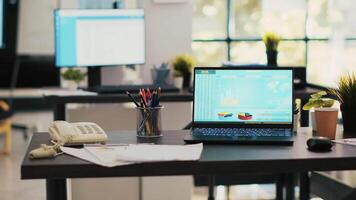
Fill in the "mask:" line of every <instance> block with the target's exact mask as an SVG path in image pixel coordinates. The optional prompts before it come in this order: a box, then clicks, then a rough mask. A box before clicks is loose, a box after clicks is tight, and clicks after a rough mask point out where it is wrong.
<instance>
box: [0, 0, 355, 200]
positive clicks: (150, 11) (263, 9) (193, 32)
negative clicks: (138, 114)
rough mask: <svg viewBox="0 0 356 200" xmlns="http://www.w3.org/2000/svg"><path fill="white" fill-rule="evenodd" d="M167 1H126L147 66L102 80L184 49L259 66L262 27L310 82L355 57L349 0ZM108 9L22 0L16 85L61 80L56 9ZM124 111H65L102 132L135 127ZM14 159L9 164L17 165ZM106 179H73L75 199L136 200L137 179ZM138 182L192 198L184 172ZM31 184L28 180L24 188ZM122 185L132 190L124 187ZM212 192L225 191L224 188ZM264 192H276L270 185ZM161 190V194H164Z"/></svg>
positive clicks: (112, 70)
mask: <svg viewBox="0 0 356 200" xmlns="http://www.w3.org/2000/svg"><path fill="white" fill-rule="evenodd" d="M172 1H173V2H174V0H172ZM167 2H170V0H166V3H158V1H157V2H156V1H155V0H125V1H124V3H125V7H126V8H144V9H145V23H146V63H145V64H144V65H142V66H137V67H136V70H132V69H129V68H125V67H122V66H118V67H106V68H103V69H102V80H103V84H120V83H150V82H151V76H150V73H151V71H150V70H151V68H152V66H153V65H154V64H156V65H157V64H160V63H161V62H163V61H168V60H170V59H171V58H172V57H174V56H176V55H177V54H182V53H189V54H190V53H191V54H192V55H193V56H194V57H195V58H196V59H197V60H198V65H200V66H221V65H222V64H223V63H224V62H228V61H230V62H233V63H237V64H265V63H266V54H265V47H264V44H263V42H262V41H261V35H263V34H264V32H265V31H274V32H276V33H278V34H280V35H281V36H282V41H281V43H280V47H279V57H278V58H279V60H278V63H279V65H281V66H300V67H303V66H306V67H307V71H308V81H309V83H312V84H316V85H322V86H332V85H334V84H335V81H336V78H337V77H338V76H339V75H340V74H342V73H344V72H346V71H350V70H355V69H356V58H354V53H355V52H356V23H355V22H353V20H354V19H355V17H356V16H355V15H356V14H354V10H355V8H356V5H355V4H354V3H353V1H352V0H343V1H337V0H181V1H180V3H167ZM111 6H112V1H111V0H77V1H75V0H22V1H21V4H20V7H19V8H18V13H19V23H18V26H17V28H18V30H17V36H16V38H17V45H16V47H17V50H16V52H17V55H18V56H19V58H20V60H21V65H20V73H19V82H18V85H17V86H18V87H43V86H59V84H60V81H59V70H60V69H58V68H56V67H55V66H54V31H53V28H54V27H53V10H54V9H58V8H109V7H111ZM84 70H85V69H84ZM0 82H1V81H0ZM6 84H8V81H7V82H6V83H2V84H1V85H2V86H3V87H4V86H8V85H6ZM61 84H62V85H63V84H64V82H63V81H62V82H61ZM165 106H166V113H165V114H164V117H163V118H164V119H167V118H168V117H172V116H170V115H169V113H172V112H175V113H176V115H177V116H187V118H188V117H189V116H190V103H181V104H179V103H178V104H174V105H173V104H166V105H165ZM130 111H132V109H131V108H130V107H127V106H125V105H116V104H115V105H95V106H93V105H82V106H78V105H72V106H70V107H69V109H68V113H67V114H68V116H69V118H68V120H69V121H96V122H98V124H100V125H101V126H103V127H104V129H105V130H109V131H111V130H117V127H118V126H119V127H120V129H122V130H126V129H133V127H135V123H134V122H133V121H131V122H127V121H124V120H122V121H118V120H117V119H124V118H125V119H133V118H135V115H134V113H132V112H130ZM178 111H179V112H178ZM93 113H95V115H93ZM102 115H106V116H107V118H101V117H100V116H102ZM83 116H85V117H83ZM98 116H99V117H98ZM183 118H184V117H183ZM14 120H15V121H20V122H22V121H26V123H28V124H31V125H32V124H34V125H35V126H37V130H39V131H46V128H47V126H48V124H49V123H50V121H51V120H52V113H51V112H47V111H46V112H40V113H35V114H33V113H22V114H21V115H16V116H15V119H14ZM115 122H116V123H115ZM187 122H188V121H187V120H182V119H181V118H180V117H175V116H173V117H172V118H171V121H169V122H167V121H165V124H164V125H163V128H164V129H180V128H181V127H183V125H185V124H187ZM14 137H15V138H16V137H17V141H20V139H21V138H20V136H19V135H15V136H14ZM15 140H16V139H15ZM21 141H22V140H21ZM21 145H22V146H26V143H25V142H23V143H21V142H18V143H17V145H15V148H17V149H21V147H20V146H21ZM19 151H23V149H22V150H17V153H19ZM15 152H16V151H15ZM20 154H21V155H20V156H18V157H17V158H16V159H19V160H20V159H21V158H22V156H23V153H22V152H21V153H20ZM15 155H16V154H15ZM11 159H12V158H10V159H7V160H6V162H4V163H5V164H4V165H3V166H5V165H6V163H12V162H8V160H11ZM12 164H13V163H12ZM17 164H18V163H17ZM17 164H13V165H14V166H17ZM15 168H16V167H15ZM16 170H18V167H17V168H16ZM12 173H13V174H16V175H15V176H14V177H15V179H16V178H18V177H16V176H18V175H17V173H18V172H17V171H16V172H12ZM11 178H12V177H11ZM109 181H110V182H109V183H108V182H106V181H105V180H98V179H92V180H86V182H85V181H81V180H75V181H74V183H73V185H72V186H73V187H77V189H76V190H73V191H75V192H74V195H78V196H77V197H78V199H80V198H79V196H81V197H82V198H83V199H85V198H86V197H88V196H86V195H89V194H91V195H93V194H92V193H89V194H88V193H86V191H87V190H88V189H87V188H90V189H89V191H91V190H93V188H95V187H96V189H97V188H98V187H99V186H101V187H99V189H101V190H103V193H105V192H107V193H110V194H112V196H113V197H112V198H114V197H117V195H118V193H121V194H122V193H123V192H126V193H125V195H128V196H126V197H127V199H129V198H133V199H135V198H137V194H138V190H139V189H138V187H137V185H138V179H137V178H127V179H126V178H125V179H120V180H119V179H111V180H109ZM143 181H144V183H146V187H144V191H143V193H144V195H145V197H146V198H145V200H146V199H150V198H151V199H154V197H157V196H154V195H152V193H153V191H154V190H152V185H155V184H158V183H160V184H161V187H160V188H159V189H160V190H162V191H163V190H164V191H167V193H165V194H166V195H167V194H168V196H169V195H172V194H175V195H177V194H176V193H174V192H177V191H175V188H173V191H171V190H172V188H169V187H164V186H169V185H170V184H172V183H174V184H175V185H179V186H182V187H181V191H178V192H179V193H181V194H182V195H184V196H183V197H182V196H176V197H177V198H178V199H179V197H181V198H180V199H183V198H190V192H191V191H190V187H188V184H191V180H190V179H189V177H188V178H187V177H181V179H179V180H177V179H176V178H172V179H171V180H170V179H169V178H167V179H162V178H157V179H155V178H154V177H150V178H145V179H144V180H143ZM31 183H34V184H33V185H32V186H29V185H31ZM94 183H97V185H95V184H94ZM152 183H154V184H152ZM110 184H111V185H114V186H115V187H112V188H111V189H112V190H109V189H108V191H106V190H105V189H107V188H110V187H107V185H110ZM0 185H1V184H0ZM147 185H148V186H147ZM150 185H151V187H149V186H150ZM183 186H187V187H183ZM189 186H190V185H189ZM16 187H19V188H22V189H24V191H27V192H28V190H31V189H32V190H33V191H37V192H38V193H39V196H35V195H34V196H33V198H37V197H40V198H44V191H42V190H40V189H39V188H44V186H43V182H39V181H34V182H26V181H25V182H24V183H23V182H21V183H18V182H16V181H14V182H12V188H16ZM80 187H82V188H84V189H80ZM127 187H129V188H130V190H127ZM12 188H11V189H10V190H12ZM28 188H30V189H28ZM246 188H247V189H246ZM251 188H252V189H251ZM6 189H7V188H6V187H5V188H3V191H4V190H6ZM26 189H27V190H26ZM218 190H220V191H223V192H222V193H225V190H224V189H222V188H218ZM245 190H246V191H248V194H247V196H253V195H254V193H256V194H257V193H258V194H259V195H260V196H259V197H261V196H264V197H266V198H273V195H272V197H271V195H270V193H268V192H267V194H266V193H265V190H263V191H262V192H261V190H260V189H259V187H257V186H256V185H254V186H251V187H250V188H249V187H245ZM266 190H267V191H269V192H271V191H272V192H271V193H273V192H274V190H273V189H271V188H270V187H267V189H266ZM183 191H184V192H183ZM241 191H244V189H242V190H241ZM0 193H1V192H0ZM15 193H16V192H13V194H15ZM28 193H31V192H28ZM261 193H262V195H261ZM13 194H11V195H13ZM24 194H26V192H24ZM100 194H102V193H96V195H100ZM150 194H151V195H152V196H150ZM165 194H162V196H163V197H165V196H164V195H165ZM251 194H252V195H251ZM130 195H131V196H130ZM91 197H95V196H91ZM163 197H162V198H163ZM10 198H11V196H10ZM108 198H109V197H108ZM252 198H253V197H252Z"/></svg>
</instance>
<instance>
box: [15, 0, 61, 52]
mask: <svg viewBox="0 0 356 200" xmlns="http://www.w3.org/2000/svg"><path fill="white" fill-rule="evenodd" d="M57 6H58V5H57V1H56V0H21V1H20V8H19V10H20V12H19V25H18V43H17V45H18V46H17V47H18V53H19V54H32V55H53V53H54V35H53V30H54V26H53V10H54V9H56V8H57Z"/></svg>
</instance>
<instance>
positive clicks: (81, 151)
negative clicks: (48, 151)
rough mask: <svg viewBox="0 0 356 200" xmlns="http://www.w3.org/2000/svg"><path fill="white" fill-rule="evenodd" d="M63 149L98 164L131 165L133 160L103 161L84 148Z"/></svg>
mask: <svg viewBox="0 0 356 200" xmlns="http://www.w3.org/2000/svg"><path fill="white" fill-rule="evenodd" d="M61 150H62V151H63V152H64V153H66V154H68V155H71V156H74V157H76V158H79V159H82V160H86V161H89V162H91V163H94V164H97V165H101V166H104V167H115V166H120V165H129V164H132V162H123V161H119V160H117V161H115V162H113V163H110V164H108V163H103V162H101V161H100V160H98V159H97V158H96V157H94V156H93V155H91V154H90V153H89V152H88V151H87V150H85V149H84V148H81V149H77V148H71V147H61Z"/></svg>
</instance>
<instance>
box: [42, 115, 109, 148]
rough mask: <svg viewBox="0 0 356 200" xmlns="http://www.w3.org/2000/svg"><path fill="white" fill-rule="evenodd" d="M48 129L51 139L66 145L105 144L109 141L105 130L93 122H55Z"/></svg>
mask: <svg viewBox="0 0 356 200" xmlns="http://www.w3.org/2000/svg"><path fill="white" fill-rule="evenodd" d="M48 129H49V130H48V132H49V134H50V137H51V139H52V140H54V141H55V142H60V143H63V144H64V145H80V144H88V143H102V144H105V143H106V142H107V140H108V138H107V135H106V134H105V132H104V130H103V129H102V128H101V127H100V126H98V125H97V124H95V123H92V122H77V123H68V122H66V121H54V122H53V123H52V125H51V126H50V127H49V128H48Z"/></svg>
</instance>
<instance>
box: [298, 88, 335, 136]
mask: <svg viewBox="0 0 356 200" xmlns="http://www.w3.org/2000/svg"><path fill="white" fill-rule="evenodd" d="M326 95H327V92H326V91H320V92H317V93H314V94H312V95H310V99H309V100H308V102H307V103H306V104H305V105H304V106H303V110H311V109H312V108H314V109H315V108H318V109H319V108H320V109H322V108H330V107H331V106H333V105H334V102H335V100H333V99H330V98H323V97H324V96H326ZM310 114H311V125H312V128H313V131H317V130H318V127H317V125H316V117H315V112H311V113H310Z"/></svg>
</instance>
